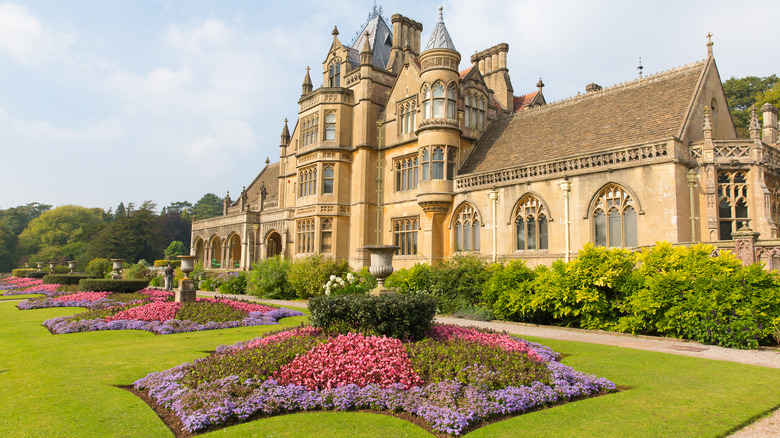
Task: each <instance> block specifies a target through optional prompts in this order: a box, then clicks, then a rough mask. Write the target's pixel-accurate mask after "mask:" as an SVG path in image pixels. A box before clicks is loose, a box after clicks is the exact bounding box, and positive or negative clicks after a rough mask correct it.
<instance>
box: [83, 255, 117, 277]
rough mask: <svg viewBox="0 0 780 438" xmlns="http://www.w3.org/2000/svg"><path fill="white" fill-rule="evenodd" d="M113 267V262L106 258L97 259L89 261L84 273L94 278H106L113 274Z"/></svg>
mask: <svg viewBox="0 0 780 438" xmlns="http://www.w3.org/2000/svg"><path fill="white" fill-rule="evenodd" d="M112 267H113V265H112V263H111V260H109V259H104V258H96V259H92V260H90V261H89V263H88V264H87V269H86V270H84V273H85V274H87V275H91V276H92V277H93V278H106V274H108V273H109V272H111V268H112Z"/></svg>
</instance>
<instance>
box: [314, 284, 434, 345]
mask: <svg viewBox="0 0 780 438" xmlns="http://www.w3.org/2000/svg"><path fill="white" fill-rule="evenodd" d="M309 310H310V311H311V315H310V317H309V318H310V320H311V323H312V325H313V326H315V327H320V328H322V329H324V330H327V331H337V332H346V331H358V332H362V333H366V334H375V335H379V336H390V337H394V338H398V339H406V338H410V339H421V338H422V337H423V336H424V335H425V333H426V332H428V330H430V328H431V327H432V325H433V317H434V316H435V315H436V299H435V298H433V297H432V296H430V295H427V294H413V295H394V294H388V295H380V296H372V295H336V296H319V297H313V298H312V299H311V300H309Z"/></svg>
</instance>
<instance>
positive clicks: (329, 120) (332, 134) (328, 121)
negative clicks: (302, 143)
mask: <svg viewBox="0 0 780 438" xmlns="http://www.w3.org/2000/svg"><path fill="white" fill-rule="evenodd" d="M335 139H336V114H335V113H333V112H329V113H328V114H326V115H325V140H335Z"/></svg>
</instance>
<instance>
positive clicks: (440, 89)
mask: <svg viewBox="0 0 780 438" xmlns="http://www.w3.org/2000/svg"><path fill="white" fill-rule="evenodd" d="M445 101H446V98H445V96H444V85H442V84H441V82H437V83H436V84H434V85H433V118H434V119H443V118H444V103H445Z"/></svg>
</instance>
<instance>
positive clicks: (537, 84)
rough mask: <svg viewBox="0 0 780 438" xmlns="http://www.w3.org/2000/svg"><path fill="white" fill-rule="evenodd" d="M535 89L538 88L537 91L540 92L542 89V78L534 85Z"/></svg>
mask: <svg viewBox="0 0 780 438" xmlns="http://www.w3.org/2000/svg"><path fill="white" fill-rule="evenodd" d="M536 88H538V89H539V91H542V88H544V82H542V78H539V82H537V83H536Z"/></svg>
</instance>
